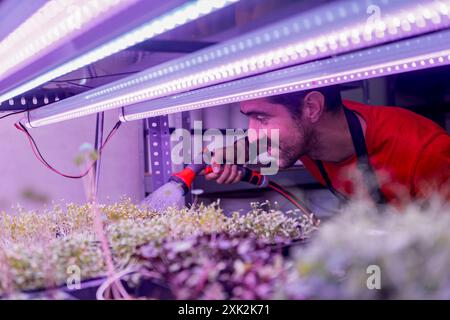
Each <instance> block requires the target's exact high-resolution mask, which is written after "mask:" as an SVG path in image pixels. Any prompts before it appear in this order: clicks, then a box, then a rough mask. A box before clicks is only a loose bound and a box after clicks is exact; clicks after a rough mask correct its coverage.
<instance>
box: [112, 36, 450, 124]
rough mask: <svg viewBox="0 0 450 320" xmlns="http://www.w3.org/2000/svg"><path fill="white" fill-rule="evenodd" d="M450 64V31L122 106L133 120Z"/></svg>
mask: <svg viewBox="0 0 450 320" xmlns="http://www.w3.org/2000/svg"><path fill="white" fill-rule="evenodd" d="M448 64H450V31H441V32H439V33H436V34H432V35H426V36H421V37H418V38H415V39H410V40H403V41H401V42H399V43H395V44H388V45H383V46H380V47H377V48H371V49H366V50H363V51H360V52H356V53H348V54H345V55H342V56H340V57H336V58H330V59H326V60H322V61H317V62H312V63H307V64H304V65H301V66H296V67H290V68H287V69H284V70H279V71H272V72H270V73H267V74H264V75H258V76H253V77H250V78H246V79H242V80H235V81H232V82H229V83H226V84H219V85H215V86H211V87H208V88H203V89H198V90H195V91H192V92H188V93H182V94H179V95H175V96H171V97H164V98H160V99H156V100H153V101H147V102H141V103H138V104H135V105H131V106H127V107H124V108H123V109H122V112H121V116H120V119H121V121H132V120H138V119H143V118H149V117H155V116H160V115H164V114H169V113H176V112H182V111H189V110H194V109H200V108H206V107H211V106H217V105H222V104H228V103H233V102H238V101H242V100H251V99H257V98H262V97H267V96H272V95H278V94H283V93H289V92H294V91H302V90H310V89H314V88H320V87H324V86H329V85H335V84H340V83H347V82H352V81H356V80H362V79H369V78H374V77H380V76H386V75H390V74H396V73H402V72H409V71H414V70H419V69H425V68H432V67H438V66H443V65H448Z"/></svg>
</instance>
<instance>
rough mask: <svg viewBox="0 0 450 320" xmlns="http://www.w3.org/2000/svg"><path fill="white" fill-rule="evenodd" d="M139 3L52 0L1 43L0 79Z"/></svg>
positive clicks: (122, 0) (128, 1)
mask: <svg viewBox="0 0 450 320" xmlns="http://www.w3.org/2000/svg"><path fill="white" fill-rule="evenodd" d="M133 2H136V0H115V1H92V0H65V1H60V0H50V1H48V2H47V3H46V4H44V5H43V6H42V7H41V8H39V9H38V10H37V11H36V12H35V13H34V14H33V15H31V17H30V18H28V19H27V20H26V21H24V22H23V23H22V24H21V25H20V26H19V27H18V28H17V29H15V30H14V31H13V32H11V33H10V34H9V35H8V36H7V37H5V38H4V39H3V40H2V41H1V42H0V61H1V63H0V80H2V79H4V78H5V77H6V76H7V75H9V74H11V73H12V72H13V71H14V70H17V69H18V68H20V67H22V66H23V65H24V64H26V63H29V62H30V61H31V60H33V59H36V57H38V56H39V55H42V54H44V53H45V52H48V51H49V50H50V49H51V48H53V47H54V46H56V45H57V44H60V43H61V42H62V41H67V40H68V39H69V38H70V37H73V36H74V35H76V34H79V33H81V32H82V31H83V30H85V29H86V28H88V27H90V26H91V25H92V23H93V22H98V21H99V20H103V19H105V18H107V17H108V16H109V15H111V14H112V13H114V12H117V11H118V10H121V9H124V8H126V7H127V6H129V5H130V4H132V3H133Z"/></svg>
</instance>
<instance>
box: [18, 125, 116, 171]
mask: <svg viewBox="0 0 450 320" xmlns="http://www.w3.org/2000/svg"><path fill="white" fill-rule="evenodd" d="M121 124H122V122H120V121H118V122H117V123H116V124H115V125H114V127H113V128H112V129H111V131H110V132H109V133H108V135H107V137H106V139H105V141H104V142H103V144H102V145H101V147H100V148H99V150H98V152H99V154H101V152H102V150H103V148H104V147H105V145H106V143H107V142H108V141H109V139H110V138H111V137H112V135H113V134H114V133H115V132H116V131H117V129H119V127H120V125H121ZM15 127H16V128H17V129H18V130H20V131H22V132H24V133H25V134H26V135H27V137H28V139H29V140H30V142H31V147H32V149H33V147H34V149H33V152H34V150H36V152H34V153H35V155H36V157H37V158H38V160H39V161H41V162H42V163H43V164H44V165H45V166H46V167H47V168H49V169H50V170H52V171H53V172H55V173H57V174H59V175H61V176H63V177H65V178H70V179H80V178H83V177H85V176H86V175H87V174H88V173H89V171H90V170H91V169H92V168H93V166H94V164H95V161H94V162H92V164H91V165H90V166H89V168H88V169H87V170H86V172H84V173H83V174H81V175H76V176H74V175H67V174H64V173H62V172H60V171H58V170H56V169H55V168H54V167H53V166H52V165H50V164H49V163H48V162H47V161H46V160H45V158H44V156H43V155H42V153H41V152H40V150H39V147H38V146H37V143H36V141H35V140H34V138H33V136H32V135H31V134H30V133H29V131H28V130H27V128H26V127H25V126H24V125H23V124H22V123H21V122H20V121H18V122H17V123H16V124H15ZM97 160H98V159H97Z"/></svg>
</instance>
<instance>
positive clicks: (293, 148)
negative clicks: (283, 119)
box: [270, 123, 317, 169]
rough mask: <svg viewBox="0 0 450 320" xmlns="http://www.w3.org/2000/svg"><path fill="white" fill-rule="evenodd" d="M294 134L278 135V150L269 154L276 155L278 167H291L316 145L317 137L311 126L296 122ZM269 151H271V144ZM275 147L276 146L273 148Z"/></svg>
mask: <svg viewBox="0 0 450 320" xmlns="http://www.w3.org/2000/svg"><path fill="white" fill-rule="evenodd" d="M294 130H295V131H294V132H295V136H294V137H289V138H288V139H283V138H281V137H280V145H279V147H278V150H277V151H275V152H274V154H272V152H271V155H272V156H274V157H277V161H278V166H279V168H280V169H287V168H290V167H292V166H293V165H294V164H295V163H296V162H297V160H299V159H300V158H301V157H302V156H305V155H308V154H309V153H310V152H311V150H312V149H313V148H314V146H315V145H317V137H316V135H315V133H314V130H313V128H311V127H308V126H303V125H301V124H299V123H296V127H295V128H294ZM270 146H271V151H272V144H271V145H270ZM275 149H276V148H275Z"/></svg>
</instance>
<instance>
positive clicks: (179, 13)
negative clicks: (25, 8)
mask: <svg viewBox="0 0 450 320" xmlns="http://www.w3.org/2000/svg"><path fill="white" fill-rule="evenodd" d="M118 1H126V2H130V1H136V0H115V1H100V2H101V3H103V2H106V3H115V2H118ZM238 1H239V0H214V1H210V0H197V1H189V2H187V3H186V4H184V5H182V6H180V7H178V8H176V9H174V10H172V11H169V12H168V13H166V14H163V15H161V16H159V17H157V18H154V19H153V20H151V21H149V22H147V23H145V24H144V25H142V26H140V27H138V28H135V29H133V30H131V31H129V32H127V33H126V34H123V35H122V36H120V37H117V38H115V39H114V40H111V41H109V42H107V43H104V44H102V45H101V46H99V47H97V48H95V49H93V50H91V51H90V52H87V53H85V54H82V55H81V56H79V57H77V58H75V59H73V60H71V61H69V62H67V63H64V64H62V65H61V66H59V67H57V68H55V69H53V70H51V71H49V72H47V73H45V74H42V75H40V76H38V77H37V78H34V79H33V80H31V81H29V82H26V83H24V84H22V85H20V86H18V87H16V88H14V89H12V90H10V91H7V92H5V93H3V94H1V95H0V103H2V102H3V101H6V100H8V99H10V98H13V97H15V96H17V95H19V94H22V93H24V92H26V91H29V90H31V89H33V88H36V87H37V86H39V85H42V84H44V83H46V82H48V81H50V80H53V79H55V78H58V77H60V76H62V75H64V74H67V73H69V72H71V71H74V70H77V69H79V68H81V67H83V66H86V65H89V64H91V63H93V62H95V61H98V60H100V59H103V58H104V57H106V56H109V55H112V54H114V53H116V52H118V51H121V50H124V49H126V48H128V47H131V46H133V45H135V44H137V43H140V42H143V41H145V40H148V39H150V38H153V37H155V36H157V35H159V34H162V33H164V32H167V31H169V30H172V29H174V28H176V27H178V26H180V25H183V24H186V23H188V22H190V21H193V20H195V19H197V18H199V17H202V16H204V15H207V14H209V13H211V12H213V11H216V10H218V9H220V8H223V7H225V6H227V5H230V4H232V3H235V2H238ZM85 2H92V0H85ZM94 2H95V1H94ZM97 2H98V1H97ZM77 3H78V2H77ZM103 10H104V8H103ZM86 15H88V11H86ZM49 16H50V15H49ZM81 16H82V15H81ZM88 16H89V17H91V16H92V13H89V15H88ZM51 18H53V19H54V20H57V19H55V17H54V16H53V15H52V16H51ZM69 18H70V16H69V17H68V19H65V20H63V22H61V23H60V24H57V27H55V28H54V29H51V32H50V31H49V32H50V34H51V37H53V38H56V37H58V39H59V38H61V37H63V36H65V35H66V34H67V29H68V28H69V27H67V26H66V24H69V22H68V21H71V20H70V19H69ZM80 19H81V18H80ZM83 21H84V20H81V21H78V22H77V23H78V24H80V23H82V22H83ZM26 26H28V25H26ZM32 26H33V24H32ZM34 26H35V24H34ZM35 27H36V26H35ZM46 34H47V33H46ZM55 35H57V36H55ZM17 38H18V37H13V39H17ZM53 38H50V39H53ZM19 39H20V37H19ZM43 39H47V38H42V37H40V38H39V39H37V40H36V43H38V44H39V45H37V46H35V47H31V48H33V50H31V49H29V46H27V47H26V48H28V49H26V50H25V51H24V52H25V53H24V54H21V55H20V56H18V57H17V58H16V57H15V55H11V51H10V52H9V55H10V56H13V57H11V61H10V62H8V63H7V64H3V63H2V64H0V71H1V70H3V69H7V68H10V67H11V65H17V64H18V63H19V62H20V61H21V60H20V61H19V60H17V59H22V58H26V57H29V56H31V55H32V54H33V53H34V52H36V51H39V48H41V47H42V46H43V45H44V44H42V42H45V40H43ZM33 43H34V42H33ZM15 44H17V41H13V42H12V44H11V45H9V46H8V47H11V46H12V45H15ZM5 50H6V49H5ZM5 54H8V51H5ZM16 60H17V61H16ZM1 68H3V69H1ZM1 74H2V73H1V72H0V75H1Z"/></svg>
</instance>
